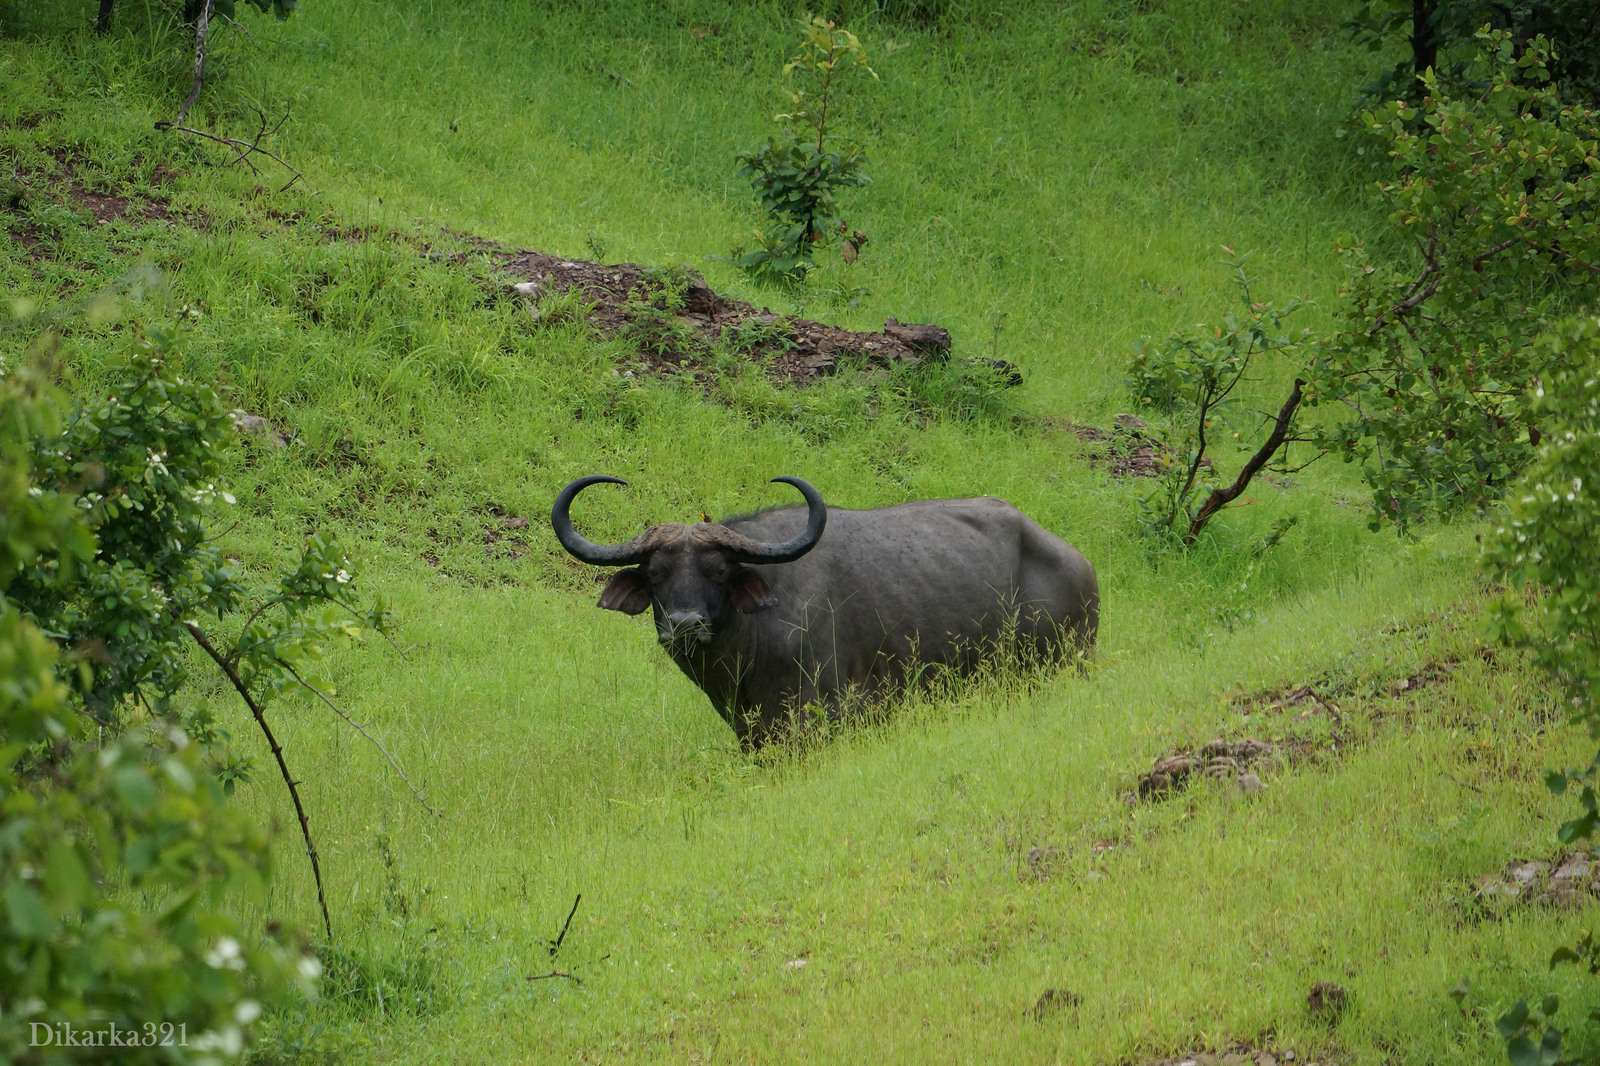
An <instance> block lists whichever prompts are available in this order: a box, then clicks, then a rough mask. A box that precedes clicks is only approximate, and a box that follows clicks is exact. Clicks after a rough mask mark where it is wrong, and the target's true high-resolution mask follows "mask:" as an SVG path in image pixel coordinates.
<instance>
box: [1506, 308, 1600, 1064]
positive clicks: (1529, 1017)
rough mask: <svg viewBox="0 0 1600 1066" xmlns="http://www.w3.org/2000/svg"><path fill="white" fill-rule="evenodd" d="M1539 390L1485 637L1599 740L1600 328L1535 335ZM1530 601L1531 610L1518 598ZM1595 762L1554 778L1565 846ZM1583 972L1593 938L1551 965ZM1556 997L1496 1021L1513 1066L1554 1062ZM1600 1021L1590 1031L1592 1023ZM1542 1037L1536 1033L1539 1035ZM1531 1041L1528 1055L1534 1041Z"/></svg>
mask: <svg viewBox="0 0 1600 1066" xmlns="http://www.w3.org/2000/svg"><path fill="white" fill-rule="evenodd" d="M1536 350H1537V352H1538V354H1539V355H1540V356H1541V358H1540V359H1539V363H1540V364H1541V367H1542V369H1541V371H1540V375H1539V379H1538V381H1539V383H1538V385H1537V386H1536V387H1535V389H1534V393H1533V397H1532V401H1531V403H1530V405H1529V413H1530V415H1531V416H1532V417H1533V418H1535V419H1536V420H1537V421H1538V423H1539V424H1540V425H1541V426H1543V427H1544V433H1543V434H1542V443H1541V444H1540V445H1539V449H1538V452H1537V455H1536V458H1535V460H1534V463H1533V465H1532V467H1531V468H1530V469H1529V470H1528V472H1527V473H1526V474H1525V475H1524V476H1523V477H1522V479H1521V480H1520V481H1519V482H1518V483H1517V487H1516V489H1515V491H1514V492H1513V493H1512V496H1511V504H1510V512H1511V513H1510V517H1509V518H1508V520H1507V521H1506V522H1505V524H1504V525H1502V526H1500V527H1499V528H1498V529H1497V530H1496V531H1495V535H1494V536H1493V537H1491V538H1490V539H1489V540H1488V542H1487V543H1486V544H1485V546H1484V553H1483V561H1484V564H1485V566H1486V567H1487V568H1488V569H1489V571H1490V572H1491V573H1492V574H1494V575H1495V576H1496V577H1498V578H1500V579H1502V580H1504V581H1505V582H1507V584H1508V585H1509V586H1510V588H1509V589H1508V591H1507V593H1506V595H1504V596H1503V597H1502V598H1501V599H1500V600H1499V601H1498V602H1497V603H1496V604H1495V605H1494V608H1493V610H1492V612H1491V620H1490V624H1489V633H1490V636H1491V638H1492V639H1497V640H1499V641H1500V642H1501V643H1504V644H1508V645H1512V646H1517V647H1524V648H1528V649H1531V650H1532V652H1533V655H1534V661H1535V662H1537V663H1538V664H1539V665H1540V666H1541V667H1543V668H1544V669H1545V670H1546V671H1548V672H1549V673H1550V674H1551V675H1552V676H1554V677H1555V678H1557V679H1558V680H1559V681H1560V682H1561V684H1562V687H1563V688H1564V690H1565V691H1566V693H1567V695H1568V697H1569V698H1570V700H1571V708H1572V718H1573V720H1574V721H1575V722H1576V723H1578V724H1580V725H1584V726H1586V727H1587V728H1588V730H1589V735H1590V736H1591V737H1600V713H1596V707H1595V694H1596V693H1597V692H1600V572H1597V570H1596V567H1595V560H1596V559H1600V496H1597V495H1596V490H1597V489H1600V320H1597V319H1595V318H1593V317H1587V316H1586V317H1582V318H1577V319H1572V320H1569V321H1567V322H1564V323H1562V324H1561V325H1560V326H1558V327H1557V328H1556V329H1554V330H1552V331H1551V332H1550V333H1548V334H1546V335H1545V336H1543V337H1541V338H1540V340H1539V342H1538V345H1537V349H1536ZM1528 599H1531V601H1532V610H1531V612H1530V611H1529V610H1528V609H1527V606H1526V603H1527V600H1528ZM1597 771H1600V754H1597V755H1596V756H1595V759H1594V760H1593V761H1591V762H1590V763H1589V765H1588V766H1587V767H1584V768H1582V769H1578V770H1566V771H1554V770H1553V771H1551V772H1550V773H1549V774H1548V775H1546V779H1545V780H1546V784H1547V785H1549V787H1550V790H1551V791H1552V792H1555V793H1558V794H1559V793H1563V792H1566V791H1567V790H1568V788H1569V787H1572V786H1577V787H1578V788H1579V793H1578V802H1579V806H1580V808H1581V810H1580V813H1579V814H1578V815H1577V816H1576V817H1575V818H1572V819H1570V820H1569V821H1567V822H1565V823H1564V824H1563V825H1562V826H1561V828H1560V829H1559V830H1558V831H1557V834H1556V835H1557V837H1558V839H1560V840H1561V842H1562V843H1564V844H1570V843H1572V842H1573V841H1577V840H1584V839H1588V838H1591V837H1593V836H1594V835H1595V831H1596V829H1600V809H1597V803H1596V796H1595V776H1596V772H1597ZM1562 964H1581V965H1584V966H1585V967H1586V968H1587V969H1588V970H1589V973H1590V974H1591V975H1593V974H1596V973H1600V947H1597V946H1596V945H1595V943H1594V938H1593V935H1592V934H1589V935H1586V936H1585V937H1584V938H1583V939H1582V940H1580V941H1579V942H1578V943H1577V944H1576V945H1575V946H1574V947H1561V948H1558V949H1556V951H1555V953H1554V954H1553V955H1552V956H1551V959H1550V966H1551V968H1552V969H1553V968H1555V967H1556V966H1559V965H1562ZM1558 1007H1559V1000H1558V999H1557V998H1556V997H1555V996H1545V997H1544V999H1543V1001H1542V1004H1541V1006H1539V1007H1538V1008H1536V1009H1535V1010H1534V1011H1532V1012H1531V1014H1530V1011H1529V1008H1528V1003H1527V1001H1526V1000H1521V1001H1518V1002H1517V1003H1516V1004H1515V1005H1514V1006H1513V1007H1512V1008H1511V1009H1510V1010H1509V1011H1507V1012H1506V1013H1505V1014H1504V1015H1503V1016H1501V1018H1500V1019H1499V1028H1500V1035H1501V1036H1502V1037H1504V1038H1505V1040H1506V1051H1507V1056H1508V1058H1509V1059H1510V1061H1511V1062H1513V1063H1516V1064H1518V1066H1522V1064H1525V1063H1527V1064H1541V1066H1542V1064H1547V1063H1555V1062H1558V1061H1563V1060H1561V1058H1560V1051H1561V1045H1562V1041H1563V1039H1564V1038H1565V1037H1566V1036H1567V1031H1565V1030H1562V1029H1559V1028H1558V1027H1556V1025H1555V1024H1554V1016H1555V1014H1556V1010H1557V1008H1558ZM1597 1015H1600V1012H1597V1014H1593V1015H1591V1016H1590V1017H1589V1018H1588V1020H1587V1024H1588V1025H1589V1027H1591V1028H1593V1027H1595V1026H1596V1025H1600V1017H1597ZM1541 1028H1542V1029H1543V1033H1542V1035H1541V1033H1540V1031H1539V1030H1540V1029H1541ZM1535 1037H1538V1039H1539V1044H1538V1046H1537V1047H1536V1046H1535V1044H1534V1038H1535Z"/></svg>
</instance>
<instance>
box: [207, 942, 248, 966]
mask: <svg viewBox="0 0 1600 1066" xmlns="http://www.w3.org/2000/svg"><path fill="white" fill-rule="evenodd" d="M206 965H207V966H210V967H211V968H212V969H214V970H222V969H228V970H242V969H244V959H243V958H242V957H241V954H240V952H239V942H238V941H237V940H235V939H233V937H231V936H225V937H223V938H222V939H221V940H219V941H217V946H216V947H214V948H212V949H211V950H210V951H208V952H207V953H206Z"/></svg>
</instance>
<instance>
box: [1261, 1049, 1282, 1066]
mask: <svg viewBox="0 0 1600 1066" xmlns="http://www.w3.org/2000/svg"><path fill="white" fill-rule="evenodd" d="M1256 1066H1278V1060H1277V1059H1275V1058H1273V1057H1272V1055H1271V1053H1270V1052H1266V1051H1263V1052H1262V1053H1261V1054H1259V1055H1257V1056H1256Z"/></svg>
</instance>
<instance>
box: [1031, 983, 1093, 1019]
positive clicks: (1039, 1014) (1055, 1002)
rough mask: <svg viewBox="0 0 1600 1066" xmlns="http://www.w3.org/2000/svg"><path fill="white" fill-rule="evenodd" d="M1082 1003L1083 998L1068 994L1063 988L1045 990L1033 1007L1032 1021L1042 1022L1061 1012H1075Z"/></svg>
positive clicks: (1074, 993) (1073, 993) (1071, 993)
mask: <svg viewBox="0 0 1600 1066" xmlns="http://www.w3.org/2000/svg"><path fill="white" fill-rule="evenodd" d="M1082 1003H1083V997H1082V996H1080V995H1078V994H1077V993H1076V992H1068V991H1067V990H1066V989H1065V988H1047V989H1045V990H1044V995H1042V996H1040V997H1039V1000H1038V1002H1037V1003H1035V1004H1034V1005H1033V1020H1034V1021H1036V1022H1042V1021H1044V1020H1045V1019H1046V1018H1048V1017H1050V1016H1051V1015H1054V1014H1060V1013H1061V1012H1062V1011H1067V1010H1076V1009H1077V1008H1078V1007H1079V1005H1080V1004H1082Z"/></svg>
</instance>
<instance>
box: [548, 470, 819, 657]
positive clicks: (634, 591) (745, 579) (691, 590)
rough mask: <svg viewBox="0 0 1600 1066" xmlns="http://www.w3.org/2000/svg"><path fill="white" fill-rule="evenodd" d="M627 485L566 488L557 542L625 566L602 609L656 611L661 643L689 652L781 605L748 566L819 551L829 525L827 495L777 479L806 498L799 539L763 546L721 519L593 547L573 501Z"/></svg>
mask: <svg viewBox="0 0 1600 1066" xmlns="http://www.w3.org/2000/svg"><path fill="white" fill-rule="evenodd" d="M601 481H605V482H610V483H612V484H616V485H625V484H627V482H625V481H623V480H621V479H620V478H614V477H607V476H605V475H603V474H601V475H594V476H590V477H582V478H579V479H578V480H577V481H574V482H573V483H572V484H570V485H568V486H567V487H566V488H564V489H562V490H561V495H559V496H557V497H556V502H555V506H554V507H553V508H551V511H550V524H551V526H553V527H554V528H555V532H556V538H557V539H558V540H560V541H561V546H562V547H563V548H565V549H567V551H568V552H570V553H571V554H572V555H573V557H574V558H577V559H579V560H581V561H583V562H586V563H591V564H594V565H596V566H626V567H628V568H629V569H627V570H622V571H619V572H618V573H617V574H615V575H613V576H612V578H611V581H610V582H609V583H608V584H607V585H606V588H605V591H604V592H602V593H601V594H600V606H601V607H604V608H606V609H607V610H609V611H621V612H623V613H624V614H640V613H642V612H643V611H644V609H645V608H646V607H649V608H651V609H652V610H653V611H654V613H655V620H656V639H658V640H659V641H660V642H661V643H662V644H663V645H666V646H667V647H668V648H669V649H675V650H682V651H687V650H688V649H689V648H690V647H691V646H692V645H693V644H694V643H696V642H698V643H700V644H708V643H710V642H711V640H712V638H713V637H714V636H715V635H716V634H717V633H718V632H719V631H721V630H722V628H723V627H724V626H725V625H726V624H727V621H728V619H729V618H730V617H731V616H732V614H733V612H734V611H741V612H743V613H746V614H749V613H752V612H754V611H761V610H765V609H766V608H768V607H772V606H774V605H775V604H776V603H777V602H778V601H777V599H776V598H775V597H774V596H773V595H772V590H771V589H769V588H768V587H767V583H766V582H765V581H763V580H762V578H761V575H760V574H759V573H758V572H757V571H755V570H753V569H751V568H750V567H749V566H748V565H746V564H748V563H788V562H793V561H794V560H796V559H798V558H800V557H801V556H802V555H804V554H805V553H806V552H808V551H810V550H811V549H812V548H814V547H816V545H817V541H818V540H820V539H821V537H822V530H823V527H825V526H826V525H827V524H828V509H827V506H826V505H825V504H824V503H823V502H822V496H821V495H819V494H818V492H817V490H816V489H814V488H812V487H811V486H810V485H808V484H806V483H805V482H804V481H801V480H800V479H799V478H797V477H779V478H773V481H781V482H784V483H786V484H789V485H793V486H794V487H795V488H797V489H799V490H800V495H802V496H804V497H805V500H806V510H807V514H806V528H805V530H804V531H803V532H802V533H801V534H800V535H799V536H797V537H795V538H794V539H793V540H790V541H787V542H785V543H782V544H763V543H759V542H757V541H754V540H751V539H750V538H749V537H747V536H745V535H744V534H742V533H738V532H735V531H734V530H732V529H729V528H728V527H727V526H724V525H722V524H720V523H718V522H697V523H695V524H694V525H692V526H691V525H684V524H683V523H682V522H667V523H664V524H662V525H658V526H651V527H650V528H649V529H647V530H645V531H644V532H643V533H641V534H639V535H638V536H637V537H634V538H633V539H632V540H630V541H627V542H626V543H623V544H591V543H590V542H589V541H587V540H585V539H583V537H581V536H579V535H578V533H577V532H576V531H575V530H574V529H573V528H572V518H571V516H570V515H569V513H568V512H569V510H570V508H571V507H572V501H573V498H574V497H576V496H577V495H578V493H580V492H582V491H583V490H584V489H585V488H587V487H588V486H590V485H593V484H595V483H596V482H601Z"/></svg>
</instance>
